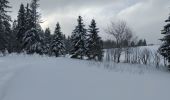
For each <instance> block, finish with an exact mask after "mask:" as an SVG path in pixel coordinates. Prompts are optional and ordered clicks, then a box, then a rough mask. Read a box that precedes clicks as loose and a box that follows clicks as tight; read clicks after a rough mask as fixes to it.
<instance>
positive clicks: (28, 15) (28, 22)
mask: <svg viewBox="0 0 170 100" xmlns="http://www.w3.org/2000/svg"><path fill="white" fill-rule="evenodd" d="M25 9H26V11H25V17H26V18H25V21H26V23H25V29H26V31H28V30H30V29H31V28H32V27H33V21H32V18H31V9H30V8H29V4H27V6H26V8H25Z"/></svg>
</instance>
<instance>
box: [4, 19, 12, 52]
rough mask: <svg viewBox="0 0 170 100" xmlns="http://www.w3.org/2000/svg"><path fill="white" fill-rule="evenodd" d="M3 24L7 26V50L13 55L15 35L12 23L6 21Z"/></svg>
mask: <svg viewBox="0 0 170 100" xmlns="http://www.w3.org/2000/svg"><path fill="white" fill-rule="evenodd" d="M3 23H4V26H5V40H6V41H7V42H6V46H7V47H6V49H7V51H8V53H12V52H13V40H14V34H13V33H12V30H11V24H10V22H9V21H7V20H6V21H4V22H3Z"/></svg>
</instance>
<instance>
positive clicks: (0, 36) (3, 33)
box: [0, 0, 11, 52]
mask: <svg viewBox="0 0 170 100" xmlns="http://www.w3.org/2000/svg"><path fill="white" fill-rule="evenodd" d="M8 4H9V1H8V0H0V52H4V51H5V50H6V49H7V48H8V43H9V42H8V40H9V37H8V35H7V34H9V31H10V30H9V29H10V25H9V24H10V23H9V21H11V17H10V16H9V15H7V13H8V12H9V11H7V9H8V8H11V7H10V6H8Z"/></svg>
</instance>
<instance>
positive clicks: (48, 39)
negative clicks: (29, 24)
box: [43, 28, 51, 54]
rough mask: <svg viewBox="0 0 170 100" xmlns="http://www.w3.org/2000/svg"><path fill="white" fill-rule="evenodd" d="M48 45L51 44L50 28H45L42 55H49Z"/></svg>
mask: <svg viewBox="0 0 170 100" xmlns="http://www.w3.org/2000/svg"><path fill="white" fill-rule="evenodd" d="M50 43H51V31H50V28H46V29H45V32H44V51H43V52H44V53H45V54H49V53H50Z"/></svg>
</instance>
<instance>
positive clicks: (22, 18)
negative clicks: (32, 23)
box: [16, 4, 27, 52]
mask: <svg viewBox="0 0 170 100" xmlns="http://www.w3.org/2000/svg"><path fill="white" fill-rule="evenodd" d="M17 21H18V26H17V29H18V31H17V36H16V38H17V41H18V44H17V45H18V46H17V47H18V52H21V51H22V49H23V47H22V42H23V37H24V35H25V33H26V31H27V30H26V12H25V8H24V5H23V4H21V5H20V9H19V12H18V20H17Z"/></svg>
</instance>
